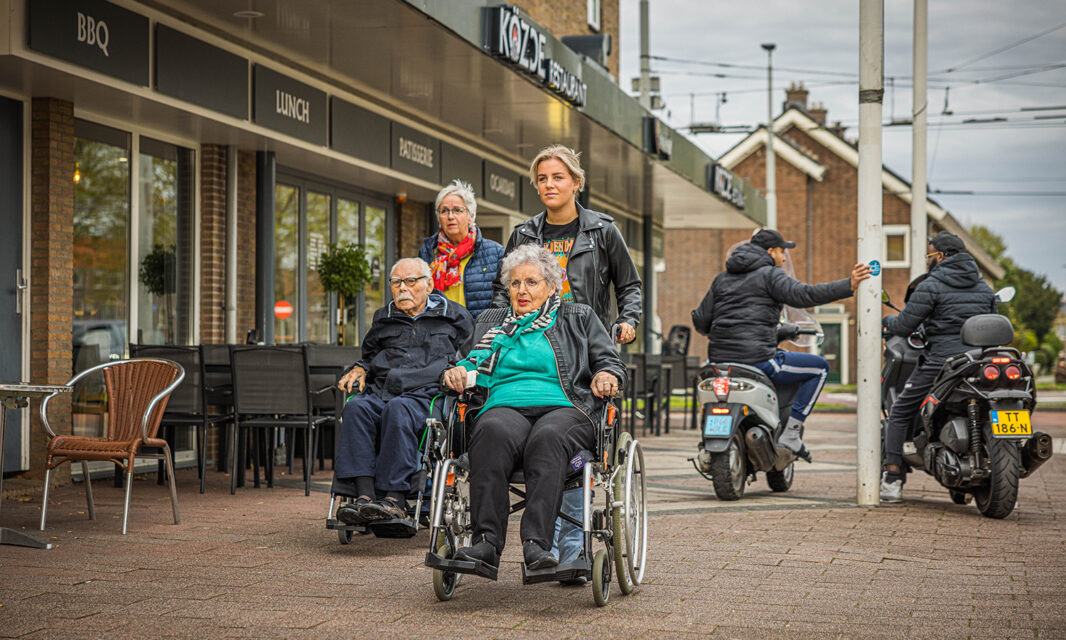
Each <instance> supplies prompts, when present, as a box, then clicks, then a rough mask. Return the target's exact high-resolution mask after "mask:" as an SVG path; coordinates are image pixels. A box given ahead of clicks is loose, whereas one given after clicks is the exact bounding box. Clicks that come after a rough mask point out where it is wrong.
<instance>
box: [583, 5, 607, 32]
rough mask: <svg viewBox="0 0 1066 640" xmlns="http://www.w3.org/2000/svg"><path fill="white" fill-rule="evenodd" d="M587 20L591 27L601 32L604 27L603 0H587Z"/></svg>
mask: <svg viewBox="0 0 1066 640" xmlns="http://www.w3.org/2000/svg"><path fill="white" fill-rule="evenodd" d="M585 22H587V23H588V26H589V28H590V29H592V30H593V31H595V32H596V33H599V32H600V31H602V29H603V0H586V3H585Z"/></svg>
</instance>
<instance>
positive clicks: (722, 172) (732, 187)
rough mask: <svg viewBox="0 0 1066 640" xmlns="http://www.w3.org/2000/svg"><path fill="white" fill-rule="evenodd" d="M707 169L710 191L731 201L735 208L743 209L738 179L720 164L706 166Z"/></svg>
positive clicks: (742, 195)
mask: <svg viewBox="0 0 1066 640" xmlns="http://www.w3.org/2000/svg"><path fill="white" fill-rule="evenodd" d="M707 170H708V173H710V174H711V175H710V179H711V184H710V189H711V191H713V192H715V193H717V194H718V195H720V196H722V197H723V198H725V199H726V200H727V201H729V202H732V203H733V204H735V205H736V206H737V208H739V209H743V208H744V192H743V191H742V190H741V188H740V180H738V179H737V177H736V176H734V175H733V174H732V173H730V172H729V171H728V170H726V169H725V168H724V167H722V165H720V164H712V165H711V166H709V167H707Z"/></svg>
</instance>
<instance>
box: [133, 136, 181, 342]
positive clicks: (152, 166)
mask: <svg viewBox="0 0 1066 640" xmlns="http://www.w3.org/2000/svg"><path fill="white" fill-rule="evenodd" d="M140 150H141V157H140V163H139V170H138V173H139V174H140V175H139V177H138V188H139V189H140V192H139V201H138V204H139V208H140V215H139V216H138V231H137V235H138V241H137V246H138V250H139V251H138V256H139V260H140V262H139V264H138V267H137V281H138V287H139V289H138V301H137V342H139V343H141V344H188V343H189V342H190V341H191V334H192V290H193V286H192V285H193V282H192V280H193V268H192V267H193V259H192V235H193V230H192V222H193V212H192V205H193V202H192V200H193V198H192V171H193V167H192V165H193V162H192V151H190V150H188V149H182V148H180V147H176V146H174V145H170V144H165V143H162V142H157V141H154V140H149V139H147V138H142V139H141V140H140Z"/></svg>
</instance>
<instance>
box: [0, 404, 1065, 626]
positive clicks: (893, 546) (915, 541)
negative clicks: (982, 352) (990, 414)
mask: <svg viewBox="0 0 1066 640" xmlns="http://www.w3.org/2000/svg"><path fill="white" fill-rule="evenodd" d="M1034 422H1035V423H1036V427H1037V428H1038V429H1043V430H1045V431H1048V432H1050V433H1052V435H1053V436H1054V437H1055V439H1056V442H1055V446H1056V451H1062V449H1061V447H1062V446H1063V445H1064V444H1066V414H1063V413H1045V414H1041V413H1039V412H1038V413H1037V414H1035V415H1034ZM854 428H855V418H854V416H853V415H850V416H849V415H841V414H837V415H819V414H815V416H814V417H813V418H812V419H811V421H810V424H809V427H808V429H809V432H808V442H809V445H810V446H811V448H812V450H813V451H814V456H815V463H814V464H812V465H806V464H803V465H801V466H799V467H797V473H796V480H795V484H794V485H793V489H792V491H790V492H788V493H785V494H771V493H770V491H769V489H768V488H767V486H766V483H765V480H764V479H763V478H761V477H760V479H759V480H758V481H757V482H756V483H755V484H753V485H750V486H749V488H748V491H749V493H748V495H747V496H746V497H745V498H744V499H742V500H741V501H738V502H728V503H727V502H720V501H718V500H716V499H715V498H714V494H713V491H712V490H711V487H710V484H709V483H708V482H707V481H706V480H704V479H703V478H701V477H700V476H699V475H697V473H696V472H695V470H694V469H693V468H692V466H691V464H690V463H689V462H687V458H689V457H691V456H692V454H693V453H694V450H695V437H694V435H693V432H691V431H682V430H678V429H676V428H675V429H672V433H671V435H669V436H663V437H660V438H652V437H646V438H644V439H643V442H644V444H645V445H646V446H645V450H646V456H647V464H648V467H649V476H650V477H649V483H650V488H651V494H650V510H651V517H650V535H649V542H650V557H649V567H648V571H647V574H646V579H645V584H644V586H643V587H642V588H641V590H640V591H639V592H638V593H637V594H634V595H632V596H622V595H621V594H620V593H619V592H618V590H617V587H615V588H614V590H613V592H612V596H611V602H610V603H609V604H608V606H607V607H604V608H597V607H595V606H594V605H593V602H592V594H591V590H590V588H588V587H585V588H574V587H570V588H566V587H560V586H556V585H535V586H529V587H523V586H522V585H521V581H520V574H519V564H518V563H519V561H520V558H521V552H520V546H519V544H518V539H517V521H515V520H512V523H511V524H512V526H511V528H510V536H509V539H508V543H509V544H508V547H507V549H506V550H505V552H504V559H503V560H504V561H503V563H502V566H501V569H500V581H499V582H498V583H491V582H488V581H484V580H480V579H477V578H474V577H469V576H468V577H466V578H464V581H463V583H462V585H461V586H460V587H459V588H458V590H457V593H456V595H455V598H454V600H452V601H451V602H444V603H442V602H438V601H437V600H436V598H435V597H434V595H433V591H432V585H431V574H430V571H429V570H428V569H426V568H425V567H423V566H422V562H423V559H424V556H425V552H426V550H427V547H428V536H427V534H426V533H425V532H421V533H419V534H418V535H417V536H416V537H415V538H413V539H411V540H379V539H376V538H373V537H370V536H367V537H360V536H357V537H356V538H355V539H354V540H353V541H352V543H351V544H350V545H347V546H342V545H341V544H339V543H338V541H337V537H336V535H335V534H334V533H333V532H330V531H327V530H326V529H325V527H324V520H325V517H326V509H327V504H328V494H326V493H322V492H313V493H312V495H311V497H309V498H308V497H305V496H304V495H303V490H302V482H301V481H300V479H299V477H298V476H299V474H298V473H297V477H295V478H294V477H287V478H283V479H282V481H281V482H282V484H283V485H285V486H278V487H275V488H274V489H266V488H265V487H264V488H261V489H253V488H251V487H250V486H249V487H248V488H245V489H241V490H239V491H238V493H237V495H236V496H231V495H229V490H228V478H226V477H224V476H223V475H222V474H218V473H214V472H211V473H210V474H209V476H208V480H209V482H208V492H207V494H205V495H203V496H201V495H200V494H199V493H198V491H197V486H198V482H197V480H196V473H195V470H191V471H182V472H179V500H180V506H181V512H182V523H181V524H180V525H177V526H175V525H173V524H170V508H169V504H168V499H167V492H166V488H165V487H160V486H157V485H156V484H155V481H154V476H153V477H152V478H151V479H150V480H144V481H138V482H137V483H136V485H135V486H134V492H133V503H132V508H131V513H130V525H129V531H130V533H129V535H127V536H121V535H119V530H120V527H121V522H120V518H121V501H122V491H121V490H118V489H114V488H113V487H111V486H110V481H109V480H105V481H99V482H97V483H96V484H95V486H94V493H95V494H96V499H97V521H96V522H91V521H89V520H88V519H87V518H86V516H85V514H84V510H85V503H84V497H83V496H84V494H83V491H82V488H81V486H80V485H76V486H73V487H64V488H61V489H60V490H58V491H56V492H55V502H54V503H53V504H52V505H51V507H50V509H49V530H48V531H47V532H46V533H45V535H46V536H49V537H52V538H53V542H54V543H55V545H56V547H55V549H53V550H52V551H40V550H33V549H25V548H20V547H10V546H5V547H0V604H2V606H0V637H28V638H67V637H76V638H87V637H88V638H92V637H115V636H119V635H123V636H132V637H196V638H201V637H227V638H228V637H239V638H240V637H255V638H275V637H277V638H305V637H306V638H312V637H313V638H324V637H382V636H386V635H388V636H399V637H419V638H426V637H431V636H434V635H441V636H444V637H470V636H475V635H476V636H478V637H481V638H526V637H545V638H568V637H596V638H600V639H602V638H617V637H622V638H668V637H669V638H673V637H685V636H690V635H691V636H692V637H696V636H700V637H707V636H709V637H723V638H802V637H812V638H826V637H847V638H867V637H886V638H887V637H891V638H900V637H920V638H931V637H932V638H941V637H942V638H964V637H981V638H985V637H988V638H992V637H995V638H1005V637H1006V638H1034V637H1037V638H1049V637H1052V638H1053V637H1064V636H1066V456H1063V455H1062V454H1056V456H1055V458H1053V459H1052V460H1051V461H1049V462H1048V463H1047V464H1046V465H1044V466H1043V467H1042V468H1041V469H1040V470H1039V471H1038V472H1037V473H1036V475H1034V476H1033V477H1032V478H1028V479H1026V480H1023V481H1022V486H1021V496H1020V499H1019V507H1018V508H1017V509H1016V510H1015V512H1014V513H1013V514H1011V515H1010V516H1009V517H1008V518H1006V519H1005V520H988V519H985V518H982V517H980V515H979V514H978V513H977V510H976V509H975V508H974V507H973V506H972V505H971V506H957V505H954V504H952V503H951V501H950V499H949V498H948V495H947V492H946V491H945V490H943V489H941V488H940V487H939V486H938V485H937V484H936V483H935V482H933V481H932V480H931V479H929V478H927V477H925V476H917V475H915V476H912V477H911V479H910V481H909V482H908V484H907V486H906V489H905V493H904V497H905V502H904V503H903V504H900V505H891V506H885V507H879V508H858V507H855V506H854V498H855V475H854V460H855V452H854V442H855V439H854ZM328 483H329V478H328V472H327V473H321V472H320V473H318V474H316V475H315V484H316V488H317V489H320V490H322V489H325V490H327V491H328ZM39 507H40V502H39V498H32V499H31V500H30V501H29V502H22V501H17V500H9V501H6V502H5V504H4V507H3V512H2V518H3V522H4V524H6V525H7V526H14V527H22V528H25V529H26V530H27V531H30V532H33V531H35V523H36V521H37V519H38V517H39V514H40V511H39Z"/></svg>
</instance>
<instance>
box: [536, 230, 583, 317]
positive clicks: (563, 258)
mask: <svg viewBox="0 0 1066 640" xmlns="http://www.w3.org/2000/svg"><path fill="white" fill-rule="evenodd" d="M580 229H581V218H574V219H573V220H571V221H570V222H567V223H566V224H548V222H547V221H545V222H544V233H543V234H542V237H543V238H544V248H545V249H547V250H548V252H549V253H551V254H552V255H554V256H555V259H556V260H558V261H559V265H560V266H562V268H563V286H562V287H561V290H560V291H559V298H560V299H561V300H562V301H563V302H573V301H574V292H573V291H571V290H570V279H569V278H567V277H566V264H567V263H568V262H569V261H570V250H571V249H573V248H574V241H575V240H576V239H577V232H578V231H579V230H580Z"/></svg>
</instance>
